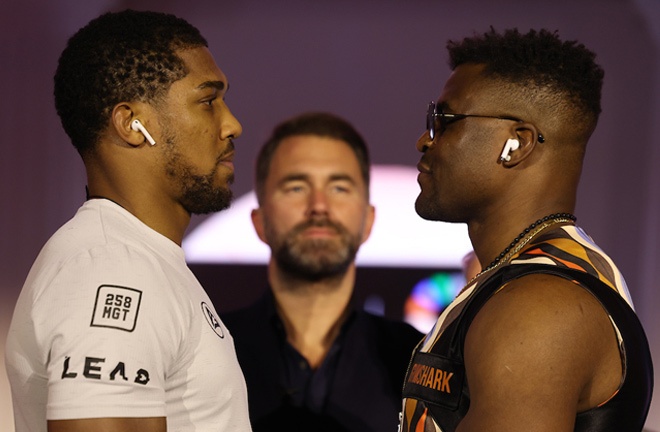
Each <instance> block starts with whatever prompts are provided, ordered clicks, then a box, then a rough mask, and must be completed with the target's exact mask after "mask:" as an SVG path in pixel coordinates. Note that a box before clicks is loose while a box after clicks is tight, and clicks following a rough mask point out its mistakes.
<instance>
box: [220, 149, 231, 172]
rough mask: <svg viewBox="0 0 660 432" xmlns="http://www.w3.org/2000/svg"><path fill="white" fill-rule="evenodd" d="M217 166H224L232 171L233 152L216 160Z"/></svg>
mask: <svg viewBox="0 0 660 432" xmlns="http://www.w3.org/2000/svg"><path fill="white" fill-rule="evenodd" d="M218 165H222V166H225V167H227V168H230V169H232V170H233V169H234V152H233V151H232V152H230V153H228V154H226V155H224V156H220V158H218Z"/></svg>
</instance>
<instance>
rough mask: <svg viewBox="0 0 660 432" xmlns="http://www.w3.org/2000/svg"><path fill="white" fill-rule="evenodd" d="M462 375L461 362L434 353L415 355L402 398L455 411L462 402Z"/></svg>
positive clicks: (463, 370)
mask: <svg viewBox="0 0 660 432" xmlns="http://www.w3.org/2000/svg"><path fill="white" fill-rule="evenodd" d="M464 375H465V368H464V366H463V364H462V363H459V362H454V361H451V360H449V359H447V358H444V357H442V356H439V355H436V354H430V353H424V352H416V353H415V356H414V358H413V363H412V365H411V367H410V370H409V371H408V374H407V376H406V380H405V384H404V387H403V397H404V398H411V399H418V400H422V401H424V402H427V403H430V404H435V405H441V406H444V407H447V408H450V409H452V410H455V409H456V408H458V404H459V402H460V400H461V393H462V392H463V384H464V381H463V377H464Z"/></svg>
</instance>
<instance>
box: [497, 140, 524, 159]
mask: <svg viewBox="0 0 660 432" xmlns="http://www.w3.org/2000/svg"><path fill="white" fill-rule="evenodd" d="M519 147H520V141H518V140H516V139H512V138H509V139H508V140H506V142H505V143H504V149H503V150H502V154H501V155H500V161H501V162H508V161H510V160H511V156H509V153H510V152H512V151H514V150H518V148H519Z"/></svg>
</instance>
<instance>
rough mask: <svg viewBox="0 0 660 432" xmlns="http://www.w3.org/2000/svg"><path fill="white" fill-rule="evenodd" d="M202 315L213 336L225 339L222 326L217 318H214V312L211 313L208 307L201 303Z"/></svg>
mask: <svg viewBox="0 0 660 432" xmlns="http://www.w3.org/2000/svg"><path fill="white" fill-rule="evenodd" d="M202 313H203V314H204V318H206V322H208V323H209V325H210V326H211V328H212V329H213V331H214V332H215V334H217V335H218V336H220V338H221V339H224V338H225V331H224V330H223V329H222V324H220V319H218V317H217V316H215V312H213V309H211V308H210V307H209V305H207V304H206V303H205V302H202Z"/></svg>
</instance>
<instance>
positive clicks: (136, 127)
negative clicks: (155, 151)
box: [131, 119, 156, 145]
mask: <svg viewBox="0 0 660 432" xmlns="http://www.w3.org/2000/svg"><path fill="white" fill-rule="evenodd" d="M131 129H133V130H134V131H136V132H142V135H144V137H145V138H146V139H147V141H149V144H151V145H156V141H155V140H154V139H153V138H152V136H151V134H150V133H149V132H148V131H147V128H145V127H144V126H143V125H142V123H140V120H138V119H135V120H133V121H132V122H131Z"/></svg>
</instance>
